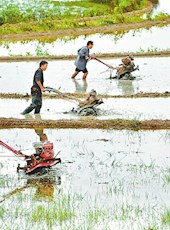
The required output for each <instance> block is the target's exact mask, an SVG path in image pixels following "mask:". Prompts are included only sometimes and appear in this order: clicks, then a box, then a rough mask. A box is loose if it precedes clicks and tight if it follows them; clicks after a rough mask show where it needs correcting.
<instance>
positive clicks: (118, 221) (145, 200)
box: [0, 129, 170, 230]
mask: <svg viewBox="0 0 170 230" xmlns="http://www.w3.org/2000/svg"><path fill="white" fill-rule="evenodd" d="M43 131H44V133H46V134H47V136H48V139H49V140H51V141H52V142H54V146H55V152H58V151H59V150H60V151H61V152H60V156H61V158H62V164H61V165H57V166H55V167H54V168H53V169H52V170H51V172H50V173H48V174H47V175H44V178H46V181H47V179H48V180H51V181H52V184H51V182H50V185H49V186H48V188H50V190H51V192H49V193H48V195H47V194H46V195H45V189H46V190H47V186H46V187H44V188H43V186H42V183H40V182H39V177H36V178H35V177H27V176H24V175H23V173H22V172H21V173H19V174H17V173H16V167H17V164H18V163H21V164H22V165H23V164H24V162H23V161H21V159H18V158H15V157H12V154H11V153H9V151H8V150H5V149H4V148H2V147H0V154H1V164H0V167H1V186H0V196H1V200H3V199H4V198H5V199H4V201H3V202H2V205H3V212H2V210H1V213H2V215H3V218H4V219H6V218H8V222H7V223H4V222H2V221H0V223H1V228H2V229H3V227H4V226H5V227H7V226H8V227H11V226H13V224H14V216H15V215H16V212H17V213H24V214H22V215H18V216H17V222H16V223H15V226H17V225H19V226H20V227H21V226H24V224H25V221H26V222H27V227H32V229H37V228H36V227H37V226H38V224H40V223H41V224H42V223H43V224H44V225H43V226H48V222H47V221H46V217H45V216H43V220H41V218H40V220H37V221H34V222H33V223H32V221H31V220H32V218H33V212H35V210H36V208H37V207H39V206H40V205H43V207H45V208H46V209H49V208H50V209H52V208H53V205H54V202H55V203H56V202H58V201H60V202H61V201H63V202H64V201H65V202H66V200H67V199H66V198H67V196H69V197H68V199H69V202H68V204H67V207H66V208H67V209H69V210H72V211H73V212H74V215H73V216H72V217H71V218H70V219H68V220H67V221H62V227H63V228H64V227H66V226H68V225H69V228H71V229H82V228H81V227H80V226H89V227H91V228H88V229H106V226H107V227H108V228H107V229H116V230H117V229H119V230H124V229H149V226H157V227H158V229H168V228H166V226H164V225H163V224H162V219H161V218H162V215H163V214H164V212H165V211H166V208H170V206H169V204H168V203H167V200H169V188H170V187H169V183H167V182H166V176H168V175H169V174H168V170H167V169H168V167H169V163H170V162H169V161H170V158H169V149H170V139H169V131H165V130H162V131H143V132H133V131H126V130H124V131H103V130H88V129H83V130H74V129H72V130H61V129H60V130H55V129H51V130H48V129H45V130H43ZM0 137H1V138H2V137H3V138H2V139H3V141H5V142H7V143H8V144H9V145H10V146H12V147H14V148H16V149H20V150H22V151H23V152H24V153H27V152H30V153H31V152H33V147H32V143H33V142H35V141H38V140H39V137H38V135H37V134H36V132H35V130H32V129H10V130H0ZM10 155H11V157H10ZM5 156H9V157H8V158H6V157H5ZM59 177H60V182H59ZM30 179H34V182H36V183H33V181H32V182H31V181H30ZM24 186H26V188H25V189H24V190H22V189H21V190H19V191H17V192H16V193H13V194H12V195H10V196H8V197H5V194H8V193H9V192H10V191H13V190H15V189H17V188H23V187H24ZM155 188H156V189H155ZM43 189H44V190H43ZM43 191H44V192H43ZM51 199H52V200H53V202H52V201H51ZM47 202H48V203H47ZM26 204H27V208H25V205H26ZM48 204H50V206H48ZM9 205H10V207H11V208H10V209H9ZM30 208H31V210H32V212H30ZM56 208H57V207H56ZM39 212H41V209H39ZM90 213H91V215H92V214H93V215H92V219H89V218H88V216H89V215H90ZM94 214H95V216H94ZM41 215H42V214H41ZM95 217H96V218H97V219H95V220H96V221H94V219H93V218H95ZM55 218H56V217H55ZM55 218H54V221H53V222H52V226H53V227H54V229H60V228H59V227H57V225H58V221H57V220H56V219H55ZM39 221H40V222H39ZM5 224H6V225H5ZM75 226H76V227H75Z"/></svg>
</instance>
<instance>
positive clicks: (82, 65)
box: [71, 41, 94, 80]
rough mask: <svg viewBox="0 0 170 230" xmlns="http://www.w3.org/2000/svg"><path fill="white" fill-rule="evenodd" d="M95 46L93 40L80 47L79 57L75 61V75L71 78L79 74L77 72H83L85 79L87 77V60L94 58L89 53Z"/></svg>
mask: <svg viewBox="0 0 170 230" xmlns="http://www.w3.org/2000/svg"><path fill="white" fill-rule="evenodd" d="M92 48H93V42H92V41H88V42H87V46H83V47H82V48H80V49H79V50H78V56H77V59H76V61H75V66H76V69H75V72H74V73H73V75H72V76H71V78H72V79H73V78H75V77H76V76H77V74H78V73H79V72H81V71H82V72H83V73H84V74H83V80H85V79H86V77H87V75H88V70H87V68H86V65H87V61H88V60H91V59H93V58H94V57H90V55H89V49H92Z"/></svg>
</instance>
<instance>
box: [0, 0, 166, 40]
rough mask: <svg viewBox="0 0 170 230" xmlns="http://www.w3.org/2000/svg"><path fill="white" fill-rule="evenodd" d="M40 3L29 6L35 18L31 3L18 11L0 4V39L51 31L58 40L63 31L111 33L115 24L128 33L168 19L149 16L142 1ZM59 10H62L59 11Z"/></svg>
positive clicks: (16, 7)
mask: <svg viewBox="0 0 170 230" xmlns="http://www.w3.org/2000/svg"><path fill="white" fill-rule="evenodd" d="M40 2H41V1H38V3H37V4H36V6H34V5H32V8H33V9H37V10H34V11H35V12H36V14H37V15H38V16H37V15H36V14H35V12H34V14H33V12H32V8H30V7H31V4H30V5H28V6H27V5H25V10H24V11H23V10H21V9H20V6H19V5H18V6H17V5H15V4H12V5H9V6H6V8H5V6H4V5H5V4H4V5H3V8H4V9H3V8H2V9H3V10H4V12H5V15H3V14H2V12H1V13H0V24H1V27H0V34H1V39H6V37H5V35H14V39H15V37H16V34H26V35H27V36H26V37H27V39H29V37H30V34H32V36H33V37H34V38H35V37H37V36H38V34H34V33H44V34H39V36H48V35H49V34H47V33H45V32H46V31H48V32H50V31H51V32H52V33H51V35H50V36H55V33H56V32H57V33H58V35H57V36H59V37H62V36H64V35H65V36H66V35H67V32H68V34H69V35H70V34H71V35H79V34H89V33H94V32H95V31H94V28H96V30H97V32H100V31H102V28H103V32H109V31H110V32H111V31H113V28H110V30H109V31H108V29H109V27H110V26H115V25H119V24H125V26H124V28H122V29H123V30H125V29H126V28H127V29H128V30H129V29H131V26H132V28H133V24H135V23H140V25H139V27H138V26H136V25H135V28H140V27H143V26H142V23H146V22H152V25H153V24H157V23H156V22H157V21H159V23H160V22H162V24H165V21H166V20H168V19H170V16H169V15H167V14H163V13H160V14H159V15H156V16H154V17H151V15H150V12H151V10H152V4H151V3H146V1H145V0H143V1H140V4H139V3H138V2H139V1H131V4H130V3H129V1H123V0H121V1H120V3H119V6H118V5H117V1H112V3H109V2H107V3H106V2H105V3H102V4H101V3H94V2H92V1H81V2H80V1H78V2H76V1H75V2H62V3H61V2H55V4H54V3H51V1H46V4H44V5H43V6H42V5H41V4H40ZM132 3H133V4H132ZM38 7H39V8H38ZM60 8H61V9H63V10H60ZM73 8H74V9H79V8H80V9H81V8H83V10H82V9H81V10H77V11H76V12H74V10H73ZM22 11H23V12H22ZM127 11H128V12H127ZM143 14H147V16H146V17H145V18H144V17H142V15H143ZM168 23H169V21H168ZM126 24H128V25H126ZM149 24H150V23H149ZM152 25H151V26H152ZM148 26H149V25H148ZM101 27H102V28H101ZM144 27H147V25H144ZM106 28H107V29H106ZM77 29H79V31H78V30H77ZM89 29H92V31H89ZM119 30H121V28H116V31H119ZM18 38H19V37H18Z"/></svg>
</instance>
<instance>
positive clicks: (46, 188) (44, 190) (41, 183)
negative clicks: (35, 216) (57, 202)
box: [0, 176, 61, 203]
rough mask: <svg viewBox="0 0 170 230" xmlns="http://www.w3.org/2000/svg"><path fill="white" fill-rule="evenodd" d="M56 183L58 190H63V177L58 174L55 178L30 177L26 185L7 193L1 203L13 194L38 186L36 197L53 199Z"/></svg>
mask: <svg viewBox="0 0 170 230" xmlns="http://www.w3.org/2000/svg"><path fill="white" fill-rule="evenodd" d="M56 179H57V180H56ZM55 185H58V191H59V192H60V190H61V177H60V176H57V177H55V179H51V178H49V177H48V178H40V179H28V180H27V183H26V185H24V186H23V187H21V188H16V189H15V190H13V191H11V192H9V193H7V194H6V195H4V196H3V197H2V199H1V200H0V203H2V202H3V201H5V200H6V199H8V198H10V197H11V196H13V195H15V194H17V193H19V192H22V191H24V190H25V189H27V188H30V187H33V188H36V192H35V198H36V199H40V198H41V199H42V198H43V199H44V198H46V199H47V198H48V199H53V197H54V190H55Z"/></svg>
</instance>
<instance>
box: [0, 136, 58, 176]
mask: <svg viewBox="0 0 170 230" xmlns="http://www.w3.org/2000/svg"><path fill="white" fill-rule="evenodd" d="M0 145H2V146H3V147H5V148H6V149H8V150H10V151H11V152H13V153H14V154H15V155H16V156H18V157H23V158H24V159H25V161H26V165H25V166H24V167H20V164H18V167H17V172H19V170H24V172H25V173H26V174H31V173H36V172H40V171H44V170H46V169H49V168H50V167H52V166H53V165H56V164H57V163H60V162H61V159H60V158H56V157H55V156H54V150H53V143H51V142H49V141H47V142H45V143H41V142H36V143H34V145H33V146H34V149H35V153H34V154H32V155H30V156H28V155H25V154H23V153H22V152H21V151H19V150H15V149H13V148H12V147H10V146H9V145H7V144H6V143H4V142H3V141H1V140H0Z"/></svg>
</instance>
